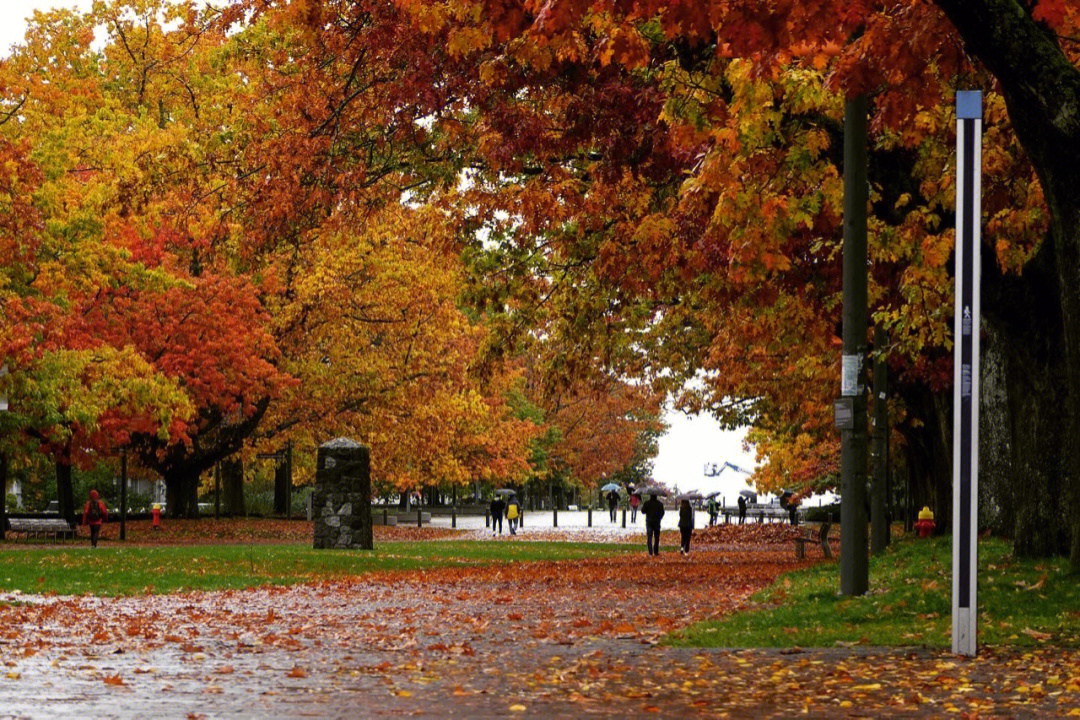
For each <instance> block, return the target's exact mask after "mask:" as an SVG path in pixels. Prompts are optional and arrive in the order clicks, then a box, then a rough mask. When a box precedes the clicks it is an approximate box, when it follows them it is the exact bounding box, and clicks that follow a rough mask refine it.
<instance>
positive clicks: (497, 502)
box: [491, 495, 506, 535]
mask: <svg viewBox="0 0 1080 720" xmlns="http://www.w3.org/2000/svg"><path fill="white" fill-rule="evenodd" d="M504 510H506V503H504V502H503V499H502V498H501V497H499V496H498V495H496V496H495V499H494V500H492V501H491V534H492V535H495V524H496V523H498V525H499V534H500V535H502V520H503V511H504Z"/></svg>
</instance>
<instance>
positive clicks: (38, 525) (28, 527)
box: [8, 518, 75, 542]
mask: <svg viewBox="0 0 1080 720" xmlns="http://www.w3.org/2000/svg"><path fill="white" fill-rule="evenodd" d="M8 527H9V528H10V530H11V532H12V533H14V534H16V535H18V534H19V533H23V535H24V536H25V538H26V542H30V538H31V537H41V538H47V537H51V538H52V539H53V540H58V539H67V538H74V537H75V528H74V527H72V526H71V525H69V524H68V521H67V520H62V519H60V518H9V519H8Z"/></svg>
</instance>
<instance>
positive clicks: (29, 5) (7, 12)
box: [0, 0, 93, 55]
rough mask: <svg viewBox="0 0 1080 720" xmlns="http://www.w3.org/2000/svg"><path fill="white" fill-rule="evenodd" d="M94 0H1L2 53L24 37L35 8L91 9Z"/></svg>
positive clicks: (0, 47)
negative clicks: (28, 19)
mask: <svg viewBox="0 0 1080 720" xmlns="http://www.w3.org/2000/svg"><path fill="white" fill-rule="evenodd" d="M92 3H93V0H0V55H7V54H8V51H9V50H10V49H11V46H12V45H14V44H15V43H17V42H19V41H21V40H22V38H23V33H24V32H25V31H26V19H27V18H28V17H30V15H31V14H32V13H33V12H34V11H35V10H48V9H49V8H57V7H67V8H80V9H82V10H89V9H90V5H91V4H92Z"/></svg>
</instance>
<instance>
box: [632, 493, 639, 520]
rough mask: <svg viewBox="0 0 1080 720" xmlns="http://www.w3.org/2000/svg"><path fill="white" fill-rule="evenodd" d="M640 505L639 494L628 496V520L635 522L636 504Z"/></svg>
mask: <svg viewBox="0 0 1080 720" xmlns="http://www.w3.org/2000/svg"><path fill="white" fill-rule="evenodd" d="M639 505H641V495H639V494H638V493H634V494H632V495H631V496H630V522H632V523H636V522H637V511H638V506H639Z"/></svg>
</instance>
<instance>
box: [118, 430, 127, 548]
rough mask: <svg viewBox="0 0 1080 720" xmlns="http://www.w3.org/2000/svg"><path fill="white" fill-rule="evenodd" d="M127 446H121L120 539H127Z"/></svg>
mask: <svg viewBox="0 0 1080 720" xmlns="http://www.w3.org/2000/svg"><path fill="white" fill-rule="evenodd" d="M127 483H128V478H127V448H126V447H124V448H120V539H121V540H127Z"/></svg>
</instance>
